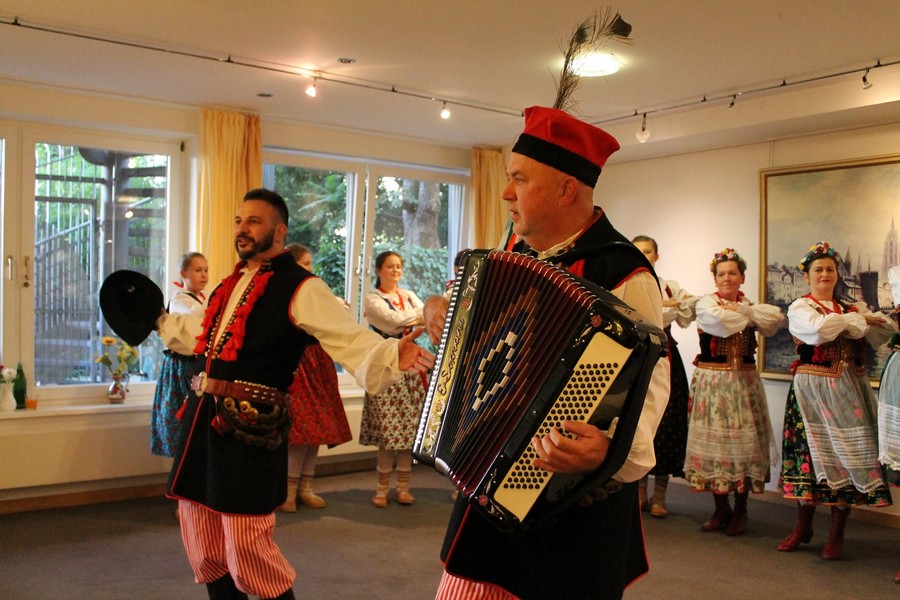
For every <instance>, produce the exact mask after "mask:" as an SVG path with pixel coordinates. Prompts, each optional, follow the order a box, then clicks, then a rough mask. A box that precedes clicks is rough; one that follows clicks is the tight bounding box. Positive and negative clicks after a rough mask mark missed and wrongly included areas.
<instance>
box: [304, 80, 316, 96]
mask: <svg viewBox="0 0 900 600" xmlns="http://www.w3.org/2000/svg"><path fill="white" fill-rule="evenodd" d="M306 95H307V96H309V97H310V98H315V97H316V78H315V77H313V80H312V83H311V84H309V85H308V86H306Z"/></svg>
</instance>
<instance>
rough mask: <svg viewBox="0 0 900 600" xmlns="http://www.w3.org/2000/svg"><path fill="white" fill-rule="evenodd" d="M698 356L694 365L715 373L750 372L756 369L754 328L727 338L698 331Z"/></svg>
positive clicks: (748, 328)
mask: <svg viewBox="0 0 900 600" xmlns="http://www.w3.org/2000/svg"><path fill="white" fill-rule="evenodd" d="M697 331H698V333H699V334H700V354H698V355H697V358H695V359H694V365H695V366H697V367H699V368H701V369H713V370H716V371H750V370H753V369H755V368H756V328H755V327H747V328H746V329H744V330H743V331H739V332H738V333H735V334H734V335H730V336H728V337H727V338H721V337H717V336H714V335H710V334H708V333H706V332H705V331H703V330H700V329H698V330H697Z"/></svg>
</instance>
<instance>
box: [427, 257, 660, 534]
mask: <svg viewBox="0 0 900 600" xmlns="http://www.w3.org/2000/svg"><path fill="white" fill-rule="evenodd" d="M458 260H459V264H458V267H457V273H458V277H457V279H456V282H455V284H454V287H453V290H452V294H451V296H450V306H449V311H448V313H447V318H446V320H445V322H444V330H443V333H442V337H441V344H440V347H439V349H438V352H437V356H436V359H435V367H434V371H433V372H432V375H431V380H430V382H429V385H428V390H427V393H426V396H425V403H424V406H423V408H422V414H421V417H420V419H419V425H418V429H417V432H416V439H415V442H414V444H413V456H414V457H415V458H416V459H417V460H419V461H420V462H423V463H426V464H430V465H432V466H434V467H435V468H436V469H437V470H438V471H439V472H441V473H442V474H444V475H446V476H447V477H448V478H449V479H450V480H451V481H453V483H454V484H455V486H456V488H457V489H458V490H459V492H460V494H462V495H463V497H465V498H467V499H468V500H469V502H470V503H471V504H472V505H473V506H474V507H475V508H476V510H479V511H481V512H482V513H483V514H485V515H487V516H488V517H489V520H490V521H491V522H492V523H494V524H495V525H496V526H497V527H499V528H501V529H505V530H512V529H520V528H526V527H530V526H533V525H537V524H540V523H542V522H545V521H546V520H548V519H550V518H552V517H553V515H555V514H557V513H558V512H559V511H562V510H565V509H566V508H567V507H569V506H570V505H571V504H572V503H574V502H577V501H578V500H579V499H580V498H582V497H583V496H584V495H586V494H587V493H589V492H590V491H592V490H593V489H594V488H596V487H597V486H599V485H601V484H603V483H605V482H606V481H608V480H609V479H610V478H611V477H612V476H613V475H614V474H615V473H616V472H617V471H618V470H619V469H620V468H621V466H622V464H623V463H624V462H625V459H626V457H627V456H628V452H629V450H630V448H631V442H632V440H633V438H634V432H635V429H636V427H637V423H638V419H639V418H640V414H641V410H642V408H643V404H644V396H645V395H646V393H647V386H648V384H649V381H650V374H651V372H652V370H653V367H654V365H655V364H656V361H657V360H658V359H659V357H660V356H661V355H664V353H665V347H666V337H665V334H664V333H663V332H662V330H660V329H659V328H658V327H655V326H654V325H651V324H647V323H644V322H642V320H641V317H640V316H639V315H638V314H637V313H636V312H635V311H634V309H632V308H631V307H629V306H627V305H626V304H624V303H622V302H621V301H620V300H619V299H618V298H616V297H615V296H613V295H612V294H611V293H609V292H608V291H606V290H604V289H603V288H601V287H599V286H596V285H593V284H591V283H590V282H587V281H584V280H581V279H578V278H576V277H575V276H573V275H571V274H570V273H568V272H566V271H564V270H562V269H559V268H557V267H555V266H553V265H551V264H549V263H547V262H544V261H541V260H537V259H534V258H531V257H528V256H525V255H523V254H517V253H512V252H503V251H499V250H490V251H489V250H473V251H468V252H465V253H463V254H462V255H461V257H460V258H459V259H458ZM564 420H574V421H582V422H587V423H590V424H593V425H596V426H597V427H599V428H600V429H602V430H609V431H610V433H613V429H614V434H613V435H612V437H611V440H610V446H609V451H608V454H607V456H606V458H605V460H604V462H603V464H602V465H601V466H600V467H599V468H598V469H597V470H595V471H594V472H591V473H586V474H585V473H556V474H554V473H549V472H547V471H543V470H541V469H538V468H536V467H534V466H533V465H532V460H533V459H534V458H536V457H537V453H536V452H535V451H534V449H533V448H532V447H531V445H530V440H531V438H532V437H533V436H543V435H544V434H545V433H547V432H549V430H550V428H552V427H557V428H559V429H560V431H562V427H561V423H562V421H564Z"/></svg>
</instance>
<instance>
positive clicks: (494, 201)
mask: <svg viewBox="0 0 900 600" xmlns="http://www.w3.org/2000/svg"><path fill="white" fill-rule="evenodd" d="M504 187H506V165H505V164H504V162H503V152H501V151H500V150H498V149H495V148H473V149H472V190H473V206H474V212H475V231H474V242H475V248H495V247H497V245H498V244H499V243H500V242H501V241H502V239H501V238H502V236H503V231H504V229H505V227H506V222H507V220H508V213H507V211H506V206H504V204H505V202H504V201H503V199H502V198H501V197H500V195H501V193H502V192H503V188H504Z"/></svg>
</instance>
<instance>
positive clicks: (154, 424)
mask: <svg viewBox="0 0 900 600" xmlns="http://www.w3.org/2000/svg"><path fill="white" fill-rule="evenodd" d="M193 374H194V361H193V359H191V360H186V359H183V358H176V357H173V356H171V355H170V354H165V355H164V356H163V361H162V366H161V367H160V369H159V379H158V380H157V383H156V392H154V394H153V411H152V413H151V415H150V452H152V453H153V454H156V455H158V456H169V457H171V456H175V448H177V447H178V439H179V436H180V435H181V421H179V420H178V418H177V417H176V416H175V415H176V413H177V412H178V411H179V410H180V409H181V405H182V404H184V399H185V398H186V397H187V395H188V394H192V393H193V392H192V391H191V376H192V375H193Z"/></svg>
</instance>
